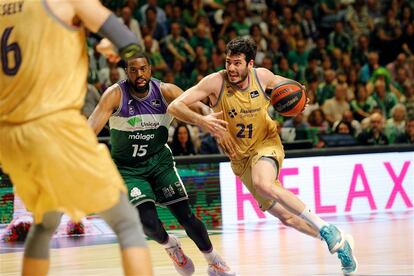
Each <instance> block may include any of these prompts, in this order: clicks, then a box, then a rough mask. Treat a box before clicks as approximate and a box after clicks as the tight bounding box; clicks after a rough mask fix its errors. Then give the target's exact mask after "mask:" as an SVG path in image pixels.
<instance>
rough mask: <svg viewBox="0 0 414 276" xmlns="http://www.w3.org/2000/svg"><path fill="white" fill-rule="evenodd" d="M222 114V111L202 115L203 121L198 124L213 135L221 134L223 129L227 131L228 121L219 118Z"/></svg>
mask: <svg viewBox="0 0 414 276" xmlns="http://www.w3.org/2000/svg"><path fill="white" fill-rule="evenodd" d="M222 115H223V111H220V112H215V113H210V114H208V115H206V116H204V117H203V121H202V123H201V124H200V126H201V128H202V129H203V130H204V131H205V132H209V133H210V134H211V135H213V136H214V137H219V136H221V133H222V132H223V131H227V125H228V123H227V122H226V121H224V120H222V119H219V118H221V117H222Z"/></svg>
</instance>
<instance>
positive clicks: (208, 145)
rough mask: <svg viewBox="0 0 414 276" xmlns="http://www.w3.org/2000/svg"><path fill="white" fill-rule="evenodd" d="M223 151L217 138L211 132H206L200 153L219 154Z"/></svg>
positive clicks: (202, 138)
mask: <svg viewBox="0 0 414 276" xmlns="http://www.w3.org/2000/svg"><path fill="white" fill-rule="evenodd" d="M219 153H221V151H220V148H219V146H218V145H217V142H216V139H214V137H213V136H211V135H210V133H206V134H204V136H203V137H201V146H200V154H219Z"/></svg>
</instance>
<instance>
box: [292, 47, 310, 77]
mask: <svg viewBox="0 0 414 276" xmlns="http://www.w3.org/2000/svg"><path fill="white" fill-rule="evenodd" d="M308 55H309V52H308V51H307V50H306V41H305V40H303V39H299V40H298V41H297V42H296V49H295V50H291V51H289V53H288V61H289V64H290V65H291V66H292V68H293V70H294V71H295V72H298V71H299V69H300V68H305V67H306V66H307V65H308Z"/></svg>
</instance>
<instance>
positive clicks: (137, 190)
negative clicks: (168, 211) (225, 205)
mask: <svg viewBox="0 0 414 276" xmlns="http://www.w3.org/2000/svg"><path fill="white" fill-rule="evenodd" d="M118 169H119V172H120V173H121V175H122V178H123V179H124V181H125V184H126V185H127V187H128V196H129V201H130V202H131V204H132V205H134V206H138V205H139V204H141V203H144V202H147V201H151V202H154V203H156V204H157V205H161V206H166V205H169V204H173V203H175V202H178V201H182V200H187V199H188V195H187V191H186V190H185V187H184V184H183V182H182V181H181V178H180V176H179V175H178V173H177V169H176V168H175V162H174V160H173V157H172V153H171V150H170V149H169V148H168V147H167V146H165V148H164V149H162V150H161V151H159V152H157V153H156V154H154V155H153V156H151V157H150V158H149V159H148V160H146V161H144V162H140V163H137V164H135V165H134V166H120V165H118Z"/></svg>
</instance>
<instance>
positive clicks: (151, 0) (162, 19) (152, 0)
mask: <svg viewBox="0 0 414 276" xmlns="http://www.w3.org/2000/svg"><path fill="white" fill-rule="evenodd" d="M148 8H151V9H154V10H155V11H154V12H155V15H156V18H155V20H156V21H157V22H158V24H161V25H163V28H164V27H165V26H164V25H165V24H166V23H167V16H166V15H165V12H164V10H163V9H161V8H160V7H159V6H158V3H157V0H148V1H147V4H144V5H143V6H141V8H140V9H139V10H140V12H141V19H142V23H143V25H146V24H147V23H148V22H147V20H148V18H147V9H148Z"/></svg>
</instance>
